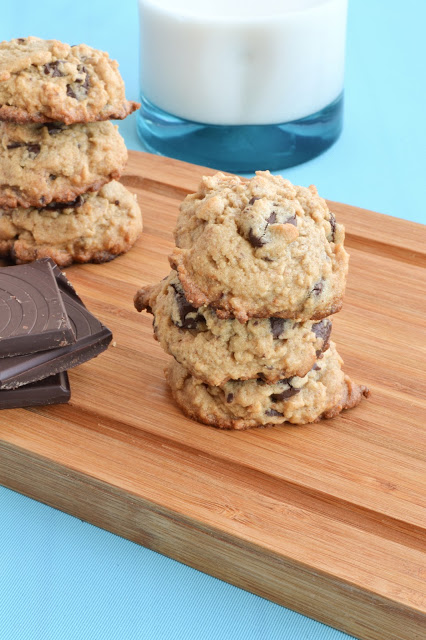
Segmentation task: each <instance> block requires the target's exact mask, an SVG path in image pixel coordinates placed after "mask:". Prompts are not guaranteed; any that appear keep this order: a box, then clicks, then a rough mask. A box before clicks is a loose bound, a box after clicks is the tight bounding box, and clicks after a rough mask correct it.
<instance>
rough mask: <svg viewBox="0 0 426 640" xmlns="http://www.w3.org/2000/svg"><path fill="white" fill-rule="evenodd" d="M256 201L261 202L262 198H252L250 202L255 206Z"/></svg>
mask: <svg viewBox="0 0 426 640" xmlns="http://www.w3.org/2000/svg"><path fill="white" fill-rule="evenodd" d="M256 200H260V198H255V197H253V198H251V200H249V204H254V203H255V202H256Z"/></svg>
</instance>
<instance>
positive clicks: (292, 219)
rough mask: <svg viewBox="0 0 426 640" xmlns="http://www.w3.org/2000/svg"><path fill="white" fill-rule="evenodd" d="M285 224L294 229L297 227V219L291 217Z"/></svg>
mask: <svg viewBox="0 0 426 640" xmlns="http://www.w3.org/2000/svg"><path fill="white" fill-rule="evenodd" d="M285 224H292V225H293V226H294V227H297V218H296V216H295V215H294V216H291V217H290V218H289V219H288V220H286V221H285Z"/></svg>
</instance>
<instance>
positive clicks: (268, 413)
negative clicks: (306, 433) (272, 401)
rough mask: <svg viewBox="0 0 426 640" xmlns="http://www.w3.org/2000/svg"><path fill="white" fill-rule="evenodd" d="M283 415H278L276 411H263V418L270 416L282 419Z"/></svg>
mask: <svg viewBox="0 0 426 640" xmlns="http://www.w3.org/2000/svg"><path fill="white" fill-rule="evenodd" d="M283 415H284V414H283V413H280V412H279V411H276V410H275V409H266V411H265V416H271V417H274V416H276V417H280V418H282V417H283Z"/></svg>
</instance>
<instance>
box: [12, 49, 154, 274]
mask: <svg viewBox="0 0 426 640" xmlns="http://www.w3.org/2000/svg"><path fill="white" fill-rule="evenodd" d="M138 106H139V105H138V104H137V103H134V102H129V101H128V100H126V98H125V92H124V83H123V80H122V78H121V76H120V74H119V72H118V65H117V63H116V62H115V61H114V60H111V59H110V58H109V56H108V54H107V53H104V52H102V51H97V50H95V49H92V48H91V47H88V46H87V45H84V44H81V45H77V46H72V47H71V46H69V45H67V44H63V43H61V42H58V41H57V40H41V39H39V38H34V37H29V38H18V39H16V40H12V41H10V42H2V43H0V255H1V256H4V257H10V258H11V259H12V260H13V261H15V262H17V263H25V262H31V261H33V260H36V259H37V258H44V257H50V258H52V259H53V260H54V261H55V262H56V263H57V264H58V265H59V266H61V267H64V266H67V265H69V264H71V263H72V262H105V261H108V260H111V259H112V258H114V257H116V256H117V255H119V254H121V253H124V252H125V251H127V250H128V249H130V247H131V246H132V245H133V244H134V242H135V241H136V239H137V238H138V236H139V235H140V233H141V231H142V217H141V212H140V209H139V207H138V204H137V202H136V196H134V195H133V194H131V193H130V192H129V191H127V189H125V188H124V187H123V186H122V185H121V184H120V183H119V182H117V179H118V178H119V177H120V175H121V173H122V171H123V168H124V166H125V163H126V161H127V149H126V146H125V144H124V140H123V139H122V137H121V136H120V134H119V133H118V130H117V127H116V126H114V125H113V124H112V123H111V122H109V120H110V119H113V118H114V119H116V118H118V119H122V118H125V117H126V116H127V115H129V114H130V113H132V111H134V110H135V109H136V108H138Z"/></svg>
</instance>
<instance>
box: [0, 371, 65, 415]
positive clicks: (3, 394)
mask: <svg viewBox="0 0 426 640" xmlns="http://www.w3.org/2000/svg"><path fill="white" fill-rule="evenodd" d="M70 397H71V389H70V384H69V380H68V374H67V372H66V371H62V372H61V373H57V374H56V375H54V376H49V377H48V378H44V379H43V380H39V381H38V382H33V383H32V384H26V385H24V386H22V387H18V388H17V389H0V409H24V408H25V407H36V406H40V405H48V404H64V403H65V402H68V400H69V399H70Z"/></svg>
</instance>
